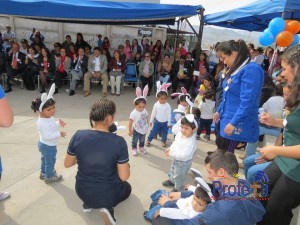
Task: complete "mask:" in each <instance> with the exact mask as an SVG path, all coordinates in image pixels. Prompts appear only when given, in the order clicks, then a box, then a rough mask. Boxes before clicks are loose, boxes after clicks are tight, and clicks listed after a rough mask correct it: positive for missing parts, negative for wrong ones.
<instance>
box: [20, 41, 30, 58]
mask: <svg viewBox="0 0 300 225" xmlns="http://www.w3.org/2000/svg"><path fill="white" fill-rule="evenodd" d="M28 49H29V45H28V41H27V40H26V39H22V40H21V47H20V52H22V53H24V54H25V55H27V54H28V53H29V52H28Z"/></svg>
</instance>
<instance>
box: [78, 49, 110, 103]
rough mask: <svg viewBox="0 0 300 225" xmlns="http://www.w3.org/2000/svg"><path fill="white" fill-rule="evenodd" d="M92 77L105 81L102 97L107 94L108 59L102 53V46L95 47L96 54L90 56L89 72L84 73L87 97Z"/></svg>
mask: <svg viewBox="0 0 300 225" xmlns="http://www.w3.org/2000/svg"><path fill="white" fill-rule="evenodd" d="M92 78H96V79H101V80H102V81H103V89H102V97H103V98H105V97H106V96H107V84H108V76H107V59H106V57H105V56H104V55H100V48H99V47H95V48H94V54H93V55H91V56H90V57H89V61H88V72H86V73H85V74H84V87H83V91H84V93H83V96H84V97H87V96H89V95H90V94H91V93H90V80H91V79H92Z"/></svg>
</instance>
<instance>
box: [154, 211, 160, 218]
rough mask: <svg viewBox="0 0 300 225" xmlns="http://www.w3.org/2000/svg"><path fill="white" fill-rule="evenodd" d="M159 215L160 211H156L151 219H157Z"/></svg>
mask: <svg viewBox="0 0 300 225" xmlns="http://www.w3.org/2000/svg"><path fill="white" fill-rule="evenodd" d="M159 213H160V209H158V210H157V211H156V212H155V213H154V216H153V219H155V218H157V217H158V216H159Z"/></svg>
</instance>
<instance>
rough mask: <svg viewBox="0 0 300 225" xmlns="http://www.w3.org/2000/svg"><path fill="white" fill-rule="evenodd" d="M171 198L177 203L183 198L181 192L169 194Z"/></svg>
mask: <svg viewBox="0 0 300 225" xmlns="http://www.w3.org/2000/svg"><path fill="white" fill-rule="evenodd" d="M169 198H170V199H171V201H175V200H178V199H180V198H181V192H171V193H170V194H169Z"/></svg>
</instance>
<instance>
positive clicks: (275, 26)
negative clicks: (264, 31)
mask: <svg viewBox="0 0 300 225" xmlns="http://www.w3.org/2000/svg"><path fill="white" fill-rule="evenodd" d="M268 27H269V30H270V32H271V33H272V34H273V35H274V37H276V36H277V34H279V33H280V32H282V31H284V28H285V22H284V19H282V18H280V17H276V18H274V19H272V20H271V21H270V23H269V26H268Z"/></svg>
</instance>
